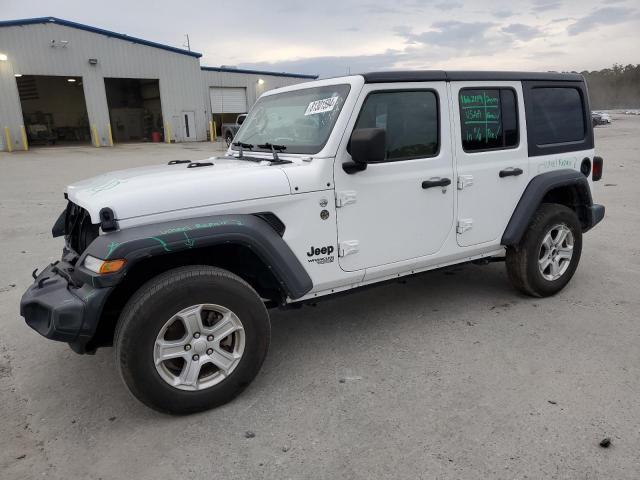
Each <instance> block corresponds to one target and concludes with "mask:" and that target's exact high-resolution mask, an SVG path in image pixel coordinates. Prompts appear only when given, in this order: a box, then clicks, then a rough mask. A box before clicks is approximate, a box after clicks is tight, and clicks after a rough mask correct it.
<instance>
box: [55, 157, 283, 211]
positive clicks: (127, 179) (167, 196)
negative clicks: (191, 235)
mask: <svg viewBox="0 0 640 480" xmlns="http://www.w3.org/2000/svg"><path fill="white" fill-rule="evenodd" d="M200 162H201V163H203V162H212V163H213V165H212V166H205V167H198V168H188V165H189V164H188V163H182V164H176V165H167V164H164V165H155V166H149V167H140V168H132V169H128V170H119V171H115V172H109V173H106V174H103V175H99V176H97V177H93V178H90V179H88V180H83V181H80V182H77V183H74V184H73V185H70V186H68V187H67V190H66V191H67V196H68V198H69V200H70V201H72V202H73V203H75V204H77V205H79V206H81V207H83V208H84V209H86V210H87V211H88V212H89V215H91V221H92V222H93V223H99V222H100V219H99V214H100V210H101V209H102V208H105V207H108V208H111V209H112V210H113V212H114V214H115V216H116V218H117V219H118V220H124V219H127V218H132V217H141V216H145V215H151V214H156V213H162V212H168V211H172V210H180V209H188V208H194V207H202V206H207V205H216V204H220V203H229V202H238V201H241V200H253V199H258V198H266V197H274V196H278V195H288V194H290V193H291V189H290V186H289V181H288V180H287V176H286V175H285V173H284V172H283V171H282V169H281V168H278V167H277V166H270V165H268V164H260V163H255V162H250V161H246V160H235V159H227V158H210V159H207V160H200Z"/></svg>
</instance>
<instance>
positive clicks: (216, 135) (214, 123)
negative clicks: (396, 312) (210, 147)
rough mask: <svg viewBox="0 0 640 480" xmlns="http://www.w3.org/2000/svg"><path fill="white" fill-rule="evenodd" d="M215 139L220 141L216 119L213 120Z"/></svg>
mask: <svg viewBox="0 0 640 480" xmlns="http://www.w3.org/2000/svg"><path fill="white" fill-rule="evenodd" d="M213 141H214V142H217V141H218V126H217V125H216V122H215V120H214V121H213Z"/></svg>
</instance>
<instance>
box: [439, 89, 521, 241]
mask: <svg viewBox="0 0 640 480" xmlns="http://www.w3.org/2000/svg"><path fill="white" fill-rule="evenodd" d="M451 96H452V103H453V115H454V118H455V122H454V123H455V130H456V132H455V138H454V145H455V147H454V148H455V152H456V163H457V174H458V178H457V184H456V188H457V195H458V216H457V224H456V230H457V241H458V245H460V246H463V247H467V246H472V245H479V244H483V243H495V242H497V241H499V240H500V238H501V237H502V233H503V232H504V229H505V228H506V226H507V223H508V222H509V219H510V218H511V214H512V213H513V211H514V209H515V207H516V205H517V204H518V201H519V200H520V197H521V196H522V192H523V191H524V189H525V187H526V186H527V183H528V180H529V165H528V164H529V159H528V153H527V140H526V135H523V134H522V132H525V131H526V120H525V111H524V101H523V97H522V85H521V83H520V82H451Z"/></svg>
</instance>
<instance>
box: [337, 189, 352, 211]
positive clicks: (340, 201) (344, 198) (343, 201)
mask: <svg viewBox="0 0 640 480" xmlns="http://www.w3.org/2000/svg"><path fill="white" fill-rule="evenodd" d="M350 203H356V192H355V190H344V191H342V192H336V207H337V208H340V207H344V206H345V205H349V204H350Z"/></svg>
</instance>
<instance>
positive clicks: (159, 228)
mask: <svg viewBox="0 0 640 480" xmlns="http://www.w3.org/2000/svg"><path fill="white" fill-rule="evenodd" d="M229 243H234V244H240V245H243V246H245V247H248V248H250V249H251V250H252V251H253V252H254V253H255V254H256V255H257V256H258V258H260V259H261V260H262V261H263V262H264V263H265V265H267V267H268V268H269V269H270V270H271V271H272V272H273V273H274V275H275V277H276V278H277V279H278V282H279V283H280V285H281V286H282V288H283V290H284V291H285V292H286V293H287V295H288V296H289V297H290V298H292V299H295V298H300V297H302V296H303V295H305V294H306V293H308V292H309V291H310V290H311V288H313V282H312V281H311V278H310V277H309V275H308V273H307V272H306V270H305V269H304V267H303V266H302V264H301V263H300V261H299V260H298V258H297V257H296V256H295V255H294V254H293V252H292V251H291V249H290V248H289V246H288V245H287V244H286V242H285V241H284V240H283V239H282V238H281V237H280V235H278V233H277V232H276V231H275V230H274V229H273V227H272V226H271V225H269V224H268V223H267V222H266V221H265V220H263V219H262V218H260V217H257V216H255V215H215V216H209V217H198V218H190V219H185V220H174V221H170V222H162V223H154V224H150V225H142V226H139V227H131V228H127V229H123V230H119V231H117V232H110V233H106V234H104V235H100V236H99V237H98V238H96V239H95V240H94V241H93V242H92V243H91V245H89V247H88V248H87V249H86V250H85V252H84V253H83V254H82V255H81V257H80V259H79V260H78V263H77V269H76V275H77V277H78V279H79V280H82V281H84V282H90V283H91V284H92V285H93V286H94V287H109V286H113V285H116V284H118V283H119V282H120V281H121V280H122V278H123V276H124V275H126V274H127V271H129V270H130V269H131V268H132V267H133V266H134V265H135V264H136V263H137V262H139V261H140V260H142V259H145V258H149V257H152V256H158V255H170V254H171V253H175V252H180V251H185V250H188V249H194V248H202V247H210V246H214V245H219V244H229ZM87 255H91V256H92V257H96V258H100V259H103V260H108V259H121V258H124V259H125V260H126V261H127V262H126V264H125V266H124V268H123V269H122V270H121V271H119V272H117V273H111V274H103V275H96V274H95V273H94V272H91V271H90V270H87V269H86V268H85V267H84V266H83V265H84V259H85V257H86V256H87Z"/></svg>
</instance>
